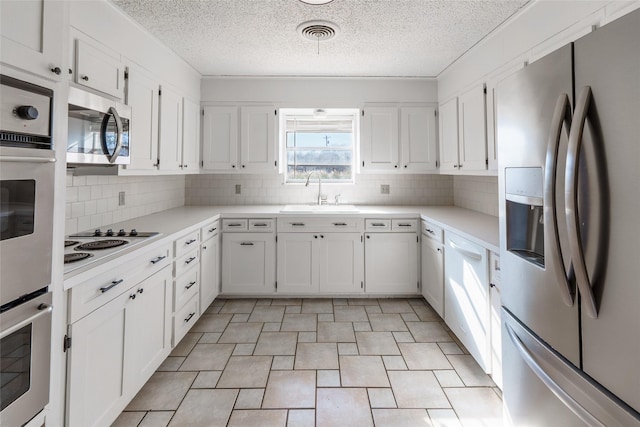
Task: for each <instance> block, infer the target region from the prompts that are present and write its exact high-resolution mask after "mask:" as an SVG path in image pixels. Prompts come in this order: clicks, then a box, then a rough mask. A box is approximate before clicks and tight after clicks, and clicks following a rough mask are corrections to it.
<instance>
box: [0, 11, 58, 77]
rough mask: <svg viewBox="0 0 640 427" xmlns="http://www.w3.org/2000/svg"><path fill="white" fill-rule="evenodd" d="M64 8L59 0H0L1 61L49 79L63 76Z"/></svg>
mask: <svg viewBox="0 0 640 427" xmlns="http://www.w3.org/2000/svg"><path fill="white" fill-rule="evenodd" d="M67 7H68V5H67V2H61V1H48V0H32V1H8V0H2V1H0V19H1V21H0V33H1V34H2V44H1V45H0V59H1V61H2V62H3V63H5V64H10V65H12V66H14V67H17V68H21V69H23V70H28V71H29V72H32V73H35V74H38V75H40V76H43V77H46V78H49V79H53V80H60V79H61V78H63V77H64V78H66V77H65V76H67V69H66V68H67V64H66V61H63V58H62V46H64V43H65V42H64V40H63V39H64V22H65V19H64V16H65V13H66V8H67Z"/></svg>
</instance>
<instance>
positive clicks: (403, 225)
mask: <svg viewBox="0 0 640 427" xmlns="http://www.w3.org/2000/svg"><path fill="white" fill-rule="evenodd" d="M412 225H413V224H398V227H411V226H412Z"/></svg>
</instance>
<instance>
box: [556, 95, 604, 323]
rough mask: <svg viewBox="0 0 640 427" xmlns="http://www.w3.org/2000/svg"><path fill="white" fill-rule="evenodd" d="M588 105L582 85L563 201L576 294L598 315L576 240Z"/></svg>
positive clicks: (581, 249)
mask: <svg viewBox="0 0 640 427" xmlns="http://www.w3.org/2000/svg"><path fill="white" fill-rule="evenodd" d="M590 104H591V87H590V86H585V87H583V88H582V91H580V95H579V96H578V101H577V102H576V109H575V116H574V119H575V120H574V121H573V123H571V131H570V132H569V146H568V148H567V165H566V170H565V181H564V182H565V186H564V203H565V211H566V216H567V232H568V234H569V248H570V249H571V261H572V265H573V270H574V274H575V275H576V282H577V283H578V289H580V295H581V296H582V298H583V303H584V308H585V310H586V313H587V315H588V316H589V317H591V318H593V319H595V318H597V317H598V308H597V307H596V300H595V298H594V297H593V290H592V289H591V283H590V282H589V275H588V273H587V266H586V265H585V259H584V252H583V248H582V242H581V239H580V230H579V224H580V218H579V216H578V208H577V206H578V167H579V164H580V147H581V145H582V132H583V131H584V124H585V120H586V119H587V113H588V111H589V105H590Z"/></svg>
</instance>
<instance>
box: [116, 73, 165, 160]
mask: <svg viewBox="0 0 640 427" xmlns="http://www.w3.org/2000/svg"><path fill="white" fill-rule="evenodd" d="M159 90H160V84H159V83H158V82H157V81H156V80H155V79H153V78H152V77H151V76H150V75H149V74H147V73H146V72H144V71H143V70H142V69H140V68H137V67H135V68H134V67H130V68H129V84H128V88H127V104H128V105H129V106H130V107H131V122H130V129H129V132H130V136H129V138H130V139H131V153H130V155H131V164H129V165H125V166H124V168H125V169H127V170H129V169H131V170H155V169H156V168H157V162H158V119H159V115H158V108H159V104H158V102H159V97H158V92H159Z"/></svg>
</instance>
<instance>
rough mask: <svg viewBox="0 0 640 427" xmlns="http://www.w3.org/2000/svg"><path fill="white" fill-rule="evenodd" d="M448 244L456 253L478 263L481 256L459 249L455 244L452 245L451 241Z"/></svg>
mask: <svg viewBox="0 0 640 427" xmlns="http://www.w3.org/2000/svg"><path fill="white" fill-rule="evenodd" d="M449 244H450V245H451V247H452V248H453V249H455V250H456V251H458V252H460V253H461V254H463V255H465V256H466V257H468V258H471V259H475V260H476V261H480V260H481V259H482V254H479V253H477V252H473V251H470V250H468V249H465V248H463V247H460V246H458V245H456V244H455V243H453V242H452V241H451V240H449Z"/></svg>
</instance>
